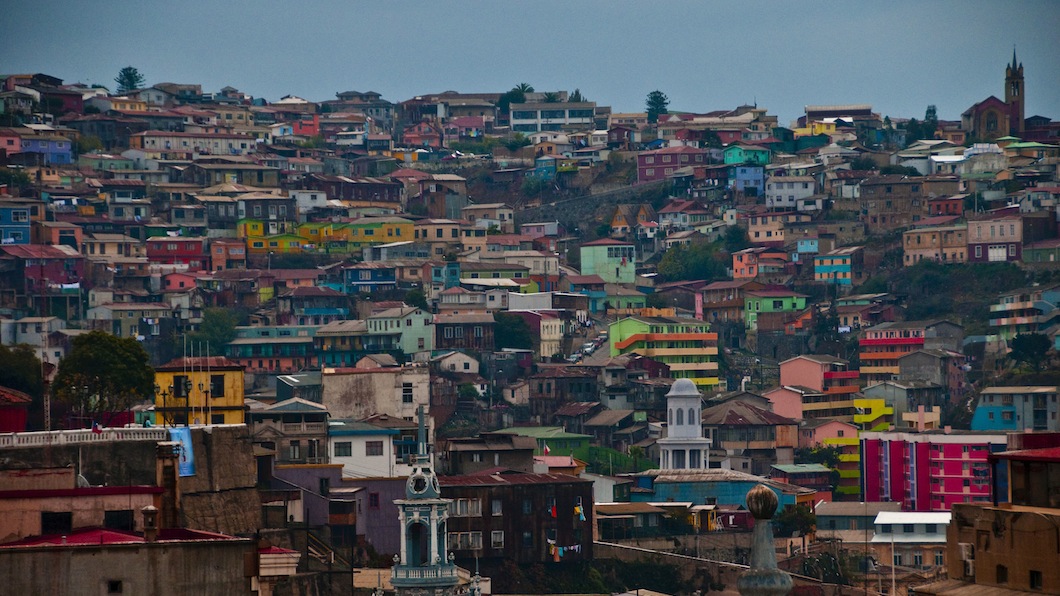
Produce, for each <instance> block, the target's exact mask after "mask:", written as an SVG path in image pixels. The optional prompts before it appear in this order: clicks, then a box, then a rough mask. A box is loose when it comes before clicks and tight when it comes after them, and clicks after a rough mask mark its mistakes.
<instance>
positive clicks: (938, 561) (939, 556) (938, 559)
mask: <svg viewBox="0 0 1060 596" xmlns="http://www.w3.org/2000/svg"><path fill="white" fill-rule="evenodd" d="M945 556H946V555H945V554H943V551H941V550H937V551H935V566H936V567H942V565H943V563H944V561H943V559H944V558H945Z"/></svg>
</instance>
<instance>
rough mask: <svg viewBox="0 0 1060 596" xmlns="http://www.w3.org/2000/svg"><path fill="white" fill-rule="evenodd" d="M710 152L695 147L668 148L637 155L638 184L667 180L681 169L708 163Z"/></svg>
mask: <svg viewBox="0 0 1060 596" xmlns="http://www.w3.org/2000/svg"><path fill="white" fill-rule="evenodd" d="M708 153H709V152H708V151H706V150H705V149H696V148H695V147H666V148H663V149H656V150H654V151H644V152H642V153H640V154H639V155H637V182H638V183H640V184H643V183H645V182H651V181H653V180H665V179H666V177H667V176H670V175H672V174H673V173H674V171H676V170H677V169H679V168H684V167H688V166H695V165H703V164H705V163H707V155H708Z"/></svg>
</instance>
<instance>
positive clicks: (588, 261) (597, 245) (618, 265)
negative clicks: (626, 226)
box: [580, 238, 637, 284]
mask: <svg viewBox="0 0 1060 596" xmlns="http://www.w3.org/2000/svg"><path fill="white" fill-rule="evenodd" d="M580 250H581V266H582V275H599V276H600V277H601V278H602V279H603V280H604V281H605V282H607V283H613V284H632V283H633V282H634V281H635V280H636V277H637V264H636V249H635V247H634V246H633V244H632V243H629V242H622V241H619V240H612V239H610V238H601V239H600V240H594V241H592V242H586V243H585V244H583V245H581V249H580Z"/></svg>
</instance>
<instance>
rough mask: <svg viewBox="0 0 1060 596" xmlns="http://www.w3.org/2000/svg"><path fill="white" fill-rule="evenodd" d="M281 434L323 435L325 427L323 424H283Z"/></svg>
mask: <svg viewBox="0 0 1060 596" xmlns="http://www.w3.org/2000/svg"><path fill="white" fill-rule="evenodd" d="M282 424H283V432H285V433H292V434H293V433H316V434H324V431H325V430H326V428H327V427H326V425H325V424H324V423H323V422H284V423H282Z"/></svg>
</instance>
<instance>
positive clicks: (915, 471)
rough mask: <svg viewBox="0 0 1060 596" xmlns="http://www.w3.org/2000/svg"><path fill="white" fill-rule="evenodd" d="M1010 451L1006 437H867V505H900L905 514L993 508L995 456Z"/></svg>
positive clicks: (864, 447) (864, 463)
mask: <svg viewBox="0 0 1060 596" xmlns="http://www.w3.org/2000/svg"><path fill="white" fill-rule="evenodd" d="M1006 449H1007V437H1006V436H1005V434H1004V433H977V432H972V431H950V432H947V431H941V430H937V431H927V432H921V433H914V432H893V431H887V432H863V433H861V452H862V471H863V475H862V476H863V479H864V480H863V485H864V488H865V494H864V500H866V501H894V502H898V503H901V504H902V509H903V510H905V511H949V510H950V508H951V507H952V506H953V505H954V504H955V503H979V502H982V503H988V502H990V499H991V497H990V485H991V480H992V478H991V472H990V461H989V459H990V454H991V453H994V452H1000V451H1005V450H1006ZM1001 484H1003V485H1007V482H1004V481H1002V482H1001Z"/></svg>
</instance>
